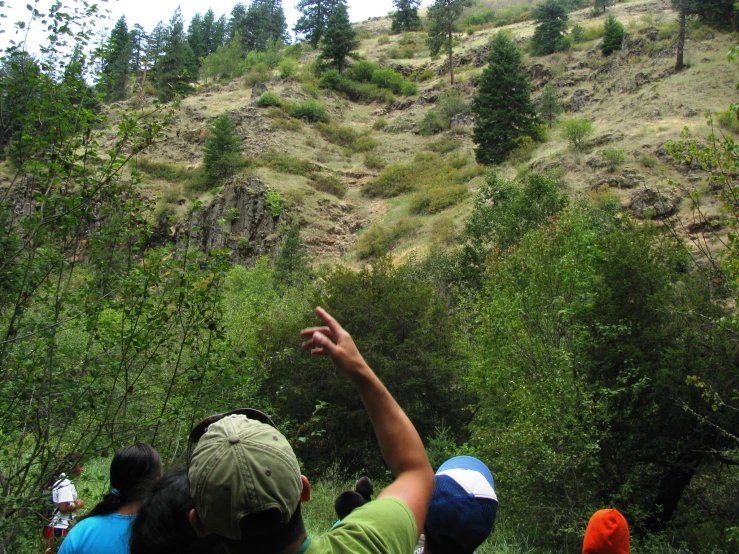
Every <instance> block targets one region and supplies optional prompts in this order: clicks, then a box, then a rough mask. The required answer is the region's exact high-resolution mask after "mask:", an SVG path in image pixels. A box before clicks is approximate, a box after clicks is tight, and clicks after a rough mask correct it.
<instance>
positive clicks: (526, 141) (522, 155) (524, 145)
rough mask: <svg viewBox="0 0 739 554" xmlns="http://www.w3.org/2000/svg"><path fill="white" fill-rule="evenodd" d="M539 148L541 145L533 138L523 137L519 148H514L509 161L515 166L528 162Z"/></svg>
mask: <svg viewBox="0 0 739 554" xmlns="http://www.w3.org/2000/svg"><path fill="white" fill-rule="evenodd" d="M538 147H539V145H538V144H537V143H536V141H534V139H532V138H531V137H523V138H522V139H521V140H520V141H519V142H518V146H516V148H514V149H513V150H512V151H511V153H510V154H509V155H508V161H510V162H511V163H512V164H513V165H518V164H521V163H524V162H528V161H529V160H530V159H531V157H532V156H533V155H534V151H535V150H536V149H537V148H538Z"/></svg>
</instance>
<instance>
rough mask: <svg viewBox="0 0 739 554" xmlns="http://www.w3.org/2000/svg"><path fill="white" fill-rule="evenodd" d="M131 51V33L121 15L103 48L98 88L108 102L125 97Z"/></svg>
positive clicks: (129, 71) (129, 72)
mask: <svg viewBox="0 0 739 554" xmlns="http://www.w3.org/2000/svg"><path fill="white" fill-rule="evenodd" d="M131 52H132V44H131V35H130V34H129V33H128V25H127V24H126V16H122V17H121V18H120V19H119V20H118V21H117V22H116V24H115V26H114V27H113V30H112V31H111V33H110V38H109V39H108V41H107V42H106V44H105V47H104V49H103V59H102V70H101V79H100V82H99V83H98V88H99V89H100V91H101V92H103V93H104V94H105V96H106V99H107V100H108V101H109V102H115V101H117V100H123V99H124V98H125V97H126V94H127V89H128V81H129V78H130V75H131Z"/></svg>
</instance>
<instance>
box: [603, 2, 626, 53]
mask: <svg viewBox="0 0 739 554" xmlns="http://www.w3.org/2000/svg"><path fill="white" fill-rule="evenodd" d="M624 33H625V30H624V26H623V25H621V23H619V22H618V21H617V20H616V18H615V17H614V15H613V14H612V13H609V14H608V18H607V19H606V22H605V23H604V25H603V42H602V43H601V45H600V49H601V52H603V55H604V56H610V55H611V54H612V53H613V52H614V51H615V50H621V43H622V42H623V40H624Z"/></svg>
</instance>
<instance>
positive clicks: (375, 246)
mask: <svg viewBox="0 0 739 554" xmlns="http://www.w3.org/2000/svg"><path fill="white" fill-rule="evenodd" d="M417 229H418V223H417V221H416V220H415V219H413V218H405V219H401V220H400V221H397V222H395V223H393V224H392V225H374V226H373V227H371V228H370V229H368V230H367V231H365V232H364V233H362V235H361V236H360V237H359V240H357V244H356V247H355V249H356V250H355V251H356V254H357V257H358V258H359V259H360V260H366V259H368V258H374V257H375V256H381V255H382V254H385V253H387V252H390V251H391V250H392V249H393V248H395V246H397V244H398V242H400V240H401V239H403V238H405V237H408V236H409V235H411V234H413V233H415V231H416V230H417Z"/></svg>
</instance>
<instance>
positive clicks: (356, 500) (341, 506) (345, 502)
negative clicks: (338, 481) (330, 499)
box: [334, 491, 365, 519]
mask: <svg viewBox="0 0 739 554" xmlns="http://www.w3.org/2000/svg"><path fill="white" fill-rule="evenodd" d="M364 504H365V500H364V498H363V497H362V495H361V494H359V493H358V492H356V491H344V492H342V493H341V494H340V495H339V496H338V497H337V498H336V502H334V509H335V510H336V515H337V516H338V517H339V519H344V518H345V517H346V516H348V515H349V514H350V513H352V510H354V508H359V507H360V506H363V505H364Z"/></svg>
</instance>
